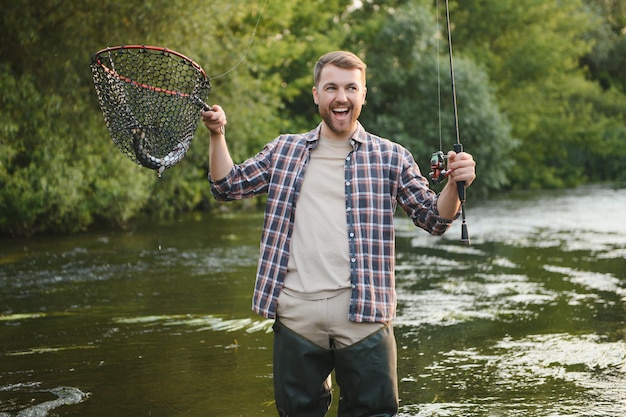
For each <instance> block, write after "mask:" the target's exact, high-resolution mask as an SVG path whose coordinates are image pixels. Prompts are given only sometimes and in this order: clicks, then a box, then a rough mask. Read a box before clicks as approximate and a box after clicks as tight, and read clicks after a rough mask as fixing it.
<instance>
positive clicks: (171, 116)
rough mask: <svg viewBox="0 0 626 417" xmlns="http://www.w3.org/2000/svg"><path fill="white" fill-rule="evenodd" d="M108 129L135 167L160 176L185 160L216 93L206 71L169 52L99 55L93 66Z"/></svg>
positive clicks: (142, 49) (124, 49)
mask: <svg viewBox="0 0 626 417" xmlns="http://www.w3.org/2000/svg"><path fill="white" fill-rule="evenodd" d="M90 67H91V71H92V75H93V81H94V85H95V89H96V93H97V95H98V101H99V103H100V107H101V109H102V113H103V115H104V120H105V122H106V125H107V129H108V130H109V133H110V134H111V138H112V139H113V142H114V143H115V145H117V147H118V148H119V149H120V151H122V153H123V154H124V155H126V156H127V157H128V158H129V159H130V160H132V161H133V162H135V163H137V164H139V165H142V166H144V167H146V168H150V169H154V170H156V171H157V172H158V175H159V177H160V176H161V174H162V173H163V171H164V170H165V169H168V168H171V167H172V166H174V165H175V164H177V163H178V162H180V160H182V159H183V158H184V157H185V155H186V153H187V150H188V149H189V145H190V143H191V140H192V139H193V135H194V133H195V132H196V129H197V127H198V122H199V120H200V115H199V109H208V106H207V105H206V104H205V103H204V101H205V100H206V99H207V97H208V95H209V91H210V90H211V83H210V80H209V77H208V76H207V75H206V73H205V72H204V70H202V68H201V67H200V66H199V65H198V64H196V63H195V62H193V61H192V60H191V59H189V58H187V57H186V56H184V55H182V54H179V53H178V52H174V51H171V50H168V49H165V48H159V47H153V46H143V45H131V46H117V47H111V48H106V49H103V50H101V51H99V52H97V53H96V54H95V55H94V56H93V57H92V59H91V63H90Z"/></svg>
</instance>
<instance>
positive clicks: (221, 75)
mask: <svg viewBox="0 0 626 417" xmlns="http://www.w3.org/2000/svg"><path fill="white" fill-rule="evenodd" d="M268 1H269V0H265V2H264V3H263V7H261V13H259V17H258V18H257V20H256V24H255V25H254V29H253V30H252V35H250V40H249V41H248V46H247V47H246V49H245V50H244V52H243V54H242V55H241V58H240V59H239V62H237V63H236V64H235V65H234V66H233V67H232V68H230V69H228V70H226V71H225V72H223V73H221V74H219V75H212V76H210V78H211V79H213V80H214V79H216V78H221V77H224V76H226V75H228V74H230V73H231V72H233V71H235V70H236V69H237V68H238V67H239V66H240V65H241V64H242V63H243V61H244V60H245V59H246V56H248V52H249V51H250V47H251V46H252V42H253V41H254V37H255V36H256V31H257V29H258V28H259V24H260V23H261V18H262V17H263V13H264V12H265V6H267V3H268Z"/></svg>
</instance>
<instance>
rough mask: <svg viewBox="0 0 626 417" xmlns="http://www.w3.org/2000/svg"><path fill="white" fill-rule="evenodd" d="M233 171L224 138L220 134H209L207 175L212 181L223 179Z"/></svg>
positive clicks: (231, 160)
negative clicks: (208, 174)
mask: <svg viewBox="0 0 626 417" xmlns="http://www.w3.org/2000/svg"><path fill="white" fill-rule="evenodd" d="M232 169H233V159H232V158H231V156H230V152H228V145H227V144H226V138H225V137H224V134H223V133H221V132H217V133H216V132H211V139H210V144H209V173H210V175H211V178H212V179H213V180H214V181H219V180H221V179H223V178H225V177H226V176H227V175H228V174H229V173H230V171H231V170H232Z"/></svg>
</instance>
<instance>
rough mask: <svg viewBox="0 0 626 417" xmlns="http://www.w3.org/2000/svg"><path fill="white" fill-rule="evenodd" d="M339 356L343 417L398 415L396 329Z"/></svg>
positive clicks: (337, 369) (339, 352)
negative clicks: (394, 332)
mask: <svg viewBox="0 0 626 417" xmlns="http://www.w3.org/2000/svg"><path fill="white" fill-rule="evenodd" d="M334 352H335V377H336V379H337V385H339V389H340V396H339V413H338V416H339V417H392V416H395V415H397V413H398V401H399V399H398V398H399V397H398V373H397V351H396V340H395V338H394V335H393V326H392V325H391V323H390V324H388V325H386V326H385V327H383V328H382V329H380V330H379V331H377V332H376V333H374V334H372V335H370V336H368V337H366V338H365V339H363V340H361V341H360V342H358V343H355V344H354V345H351V346H348V347H346V348H342V349H337V350H335V351H334Z"/></svg>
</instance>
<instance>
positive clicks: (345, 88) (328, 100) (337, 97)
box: [313, 65, 367, 140]
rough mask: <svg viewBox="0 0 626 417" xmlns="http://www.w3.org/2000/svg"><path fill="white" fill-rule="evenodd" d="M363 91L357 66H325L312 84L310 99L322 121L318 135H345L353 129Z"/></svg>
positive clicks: (362, 98) (335, 136) (330, 137)
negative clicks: (316, 80)
mask: <svg viewBox="0 0 626 417" xmlns="http://www.w3.org/2000/svg"><path fill="white" fill-rule="evenodd" d="M366 91H367V89H366V88H365V85H364V82H363V74H362V73H361V71H360V70H358V69H344V68H339V67H336V66H334V65H327V66H325V67H324V68H323V69H322V73H321V75H320V78H319V83H318V86H317V87H313V100H314V101H315V104H317V106H318V108H319V113H320V116H322V120H323V121H324V125H323V126H322V135H324V136H325V137H328V138H329V139H338V140H343V139H348V137H349V136H350V135H351V134H352V132H354V130H355V129H356V123H357V120H358V119H359V115H360V114H361V108H362V107H363V104H364V103H365V93H366Z"/></svg>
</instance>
